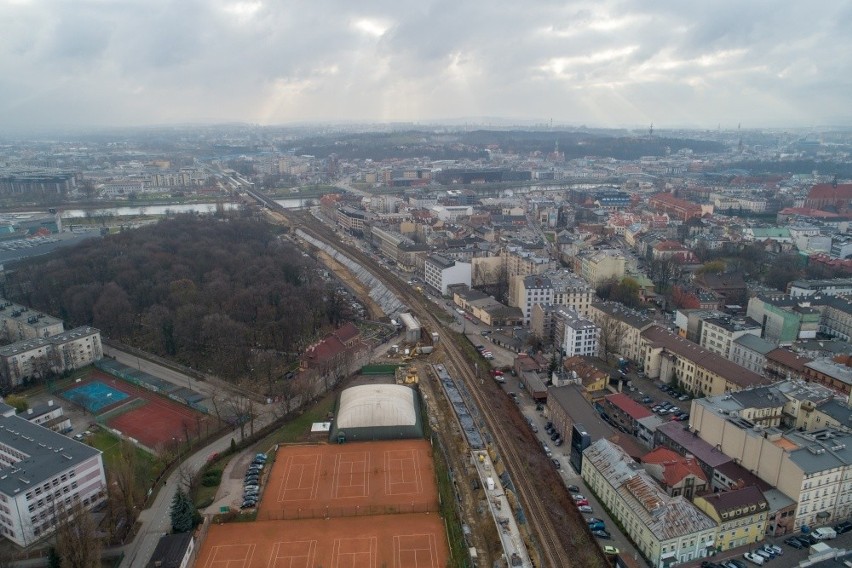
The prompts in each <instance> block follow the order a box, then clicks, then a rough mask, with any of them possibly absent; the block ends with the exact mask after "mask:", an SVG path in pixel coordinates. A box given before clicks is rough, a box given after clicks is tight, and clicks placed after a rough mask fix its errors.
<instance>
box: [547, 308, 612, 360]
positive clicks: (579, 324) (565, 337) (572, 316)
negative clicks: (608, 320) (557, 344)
mask: <svg viewBox="0 0 852 568" xmlns="http://www.w3.org/2000/svg"><path fill="white" fill-rule="evenodd" d="M554 319H555V323H554V334H555V335H556V337H559V338H560V339H561V343H562V353H563V355H564V356H566V357H573V356H575V355H580V356H587V357H593V356H595V355H597V353H598V337H599V336H600V331H601V330H600V328H599V327H598V326H596V325H595V324H594V323H593V322H591V321H589V320H587V319H585V318H583V317H581V316H580V314H578V313H577V312H575V311H574V310H572V309H570V308H564V307H559V308H557V309H556V311H555V312H554Z"/></svg>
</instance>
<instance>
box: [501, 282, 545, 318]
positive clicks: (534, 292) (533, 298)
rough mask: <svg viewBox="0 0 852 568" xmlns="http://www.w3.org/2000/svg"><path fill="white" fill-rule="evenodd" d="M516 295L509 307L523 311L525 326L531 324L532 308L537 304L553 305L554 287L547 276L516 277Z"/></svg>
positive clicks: (511, 298) (510, 300) (510, 301)
mask: <svg viewBox="0 0 852 568" xmlns="http://www.w3.org/2000/svg"><path fill="white" fill-rule="evenodd" d="M513 281H515V283H516V285H515V291H516V293H515V295H514V296H511V297H510V299H509V305H510V306H515V307H518V308H520V309H521V311H522V312H523V314H524V324H529V323H530V317H531V316H532V308H533V306H535V305H536V304H542V305H547V304H552V303H553V285H552V284H551V282H550V278H547V277H545V276H536V275H533V276H524V277H521V276H514V277H513Z"/></svg>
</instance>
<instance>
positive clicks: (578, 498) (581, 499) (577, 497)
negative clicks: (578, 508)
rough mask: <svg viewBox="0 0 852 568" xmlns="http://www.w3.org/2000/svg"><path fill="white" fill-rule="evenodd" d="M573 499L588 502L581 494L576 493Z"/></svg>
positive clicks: (572, 496)
mask: <svg viewBox="0 0 852 568" xmlns="http://www.w3.org/2000/svg"><path fill="white" fill-rule="evenodd" d="M571 498H572V499H574V501H585V500H586V498H585V497H584V496H582V495H580V494H579V493H575V494H573V495H571Z"/></svg>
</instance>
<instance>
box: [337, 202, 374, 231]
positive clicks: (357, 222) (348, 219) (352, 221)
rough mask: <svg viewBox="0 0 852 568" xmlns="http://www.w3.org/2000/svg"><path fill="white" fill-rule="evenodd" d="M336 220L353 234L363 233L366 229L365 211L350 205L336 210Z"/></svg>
mask: <svg viewBox="0 0 852 568" xmlns="http://www.w3.org/2000/svg"><path fill="white" fill-rule="evenodd" d="M336 216H337V218H336V221H337V224H338V225H340V227H341V228H342V229H343V230H344V231H346V232H348V233H352V234H353V235H363V234H364V230H365V229H366V227H367V225H366V221H367V212H366V211H361V210H360V209H353V208H352V207H340V208H339V209H337V211H336Z"/></svg>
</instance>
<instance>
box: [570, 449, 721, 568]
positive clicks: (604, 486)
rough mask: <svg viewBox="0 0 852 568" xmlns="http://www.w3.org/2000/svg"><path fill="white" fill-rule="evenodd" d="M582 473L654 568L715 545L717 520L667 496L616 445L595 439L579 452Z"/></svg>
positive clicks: (711, 549)
mask: <svg viewBox="0 0 852 568" xmlns="http://www.w3.org/2000/svg"><path fill="white" fill-rule="evenodd" d="M582 476H583V480H584V481H585V482H586V484H587V485H588V486H589V487H590V488H591V490H592V491H593V492H594V493H595V495H597V497H598V499H600V501H601V503H603V505H604V506H605V507H606V508H607V509H609V510H610V511H612V512H613V514H614V515H615V516H616V517H617V518H618V521H619V524H620V525H621V526H622V527H623V528H624V531H625V532H626V533H627V535H628V536H629V537H630V539H631V540H632V541H633V542H635V543H636V546H637V548H638V549H639V551H640V552H641V553H642V555H643V556H644V557H645V558H647V559H648V561H649V564H650V565H651V566H654V567H655V568H664V567H667V566H671V565H672V564H679V563H681V562H689V561H690V560H695V559H699V558H704V557H706V556H708V555H709V554H710V553H712V552H715V550H716V541H717V532H718V529H717V525H716V523H715V522H714V521H713V519H711V518H710V517H708V516H707V515H705V514H704V513H703V512H701V510H700V509H698V508H697V507H695V505H693V504H692V503H690V502H689V501H688V500H687V499H686V498H684V497H682V496H678V497H671V496H669V495H667V494H666V493H665V492H663V490H662V489H660V487H659V485H657V482H656V481H654V479H653V478H652V477H651V476H650V475H648V474H647V473H646V472H645V471H644V470H643V469H642V467H641V465H639V464H637V463H636V462H635V461H634V460H633V458H631V457H630V456H629V455H627V453H626V452H625V451H624V450H622V449H621V448H620V447H619V446H617V445H615V444H613V443H612V442H610V441H609V440H606V439H600V440H598V441H596V442H594V443H593V444H592V445H591V446H589V447H588V448H587V449H586V450H585V452H583V467H582Z"/></svg>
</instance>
